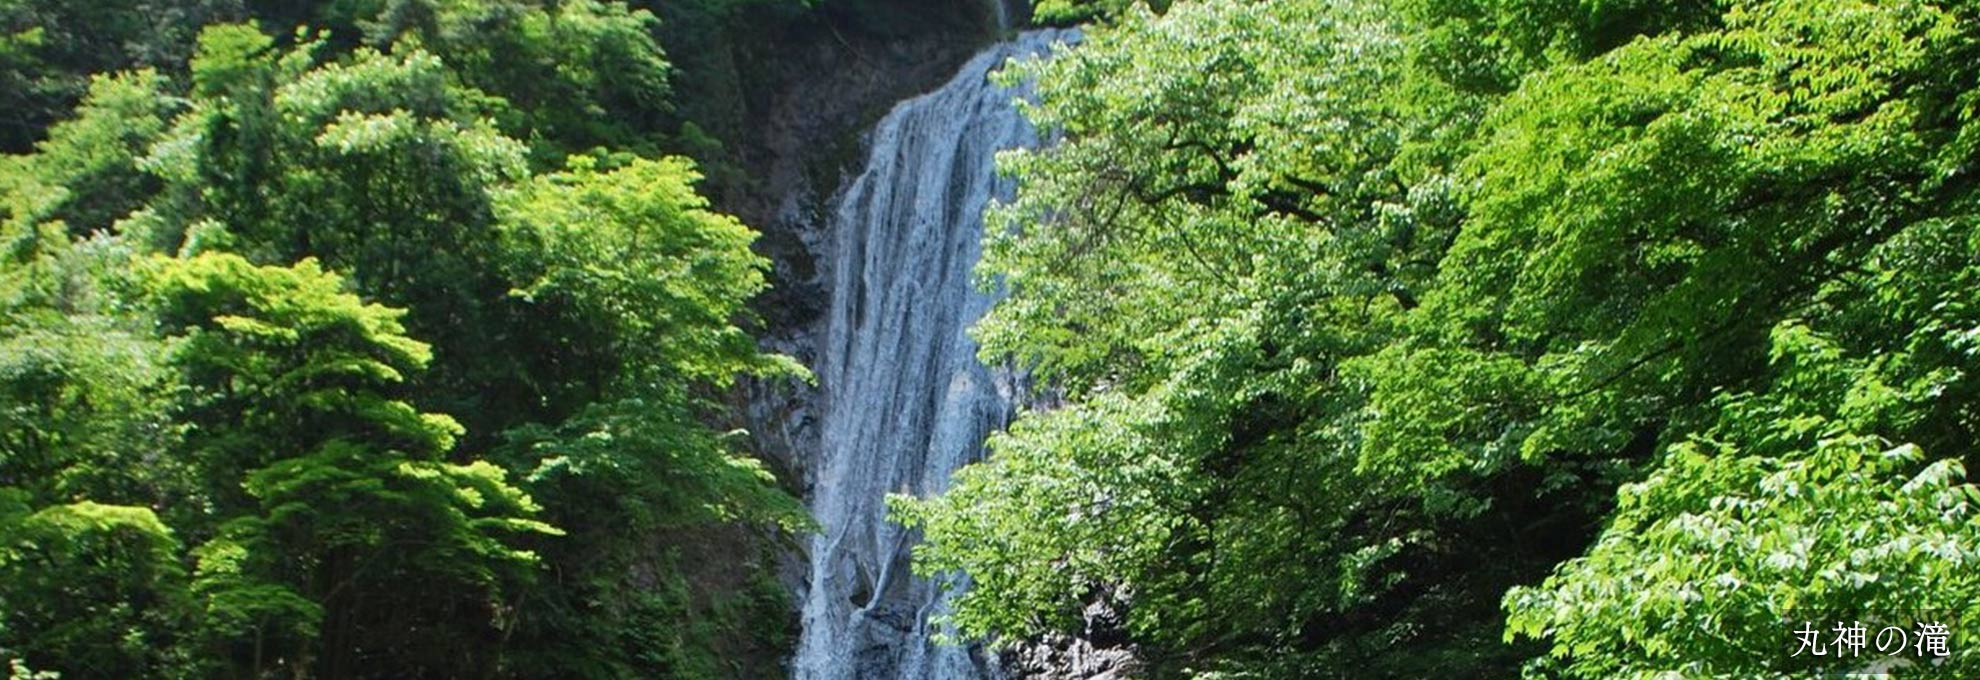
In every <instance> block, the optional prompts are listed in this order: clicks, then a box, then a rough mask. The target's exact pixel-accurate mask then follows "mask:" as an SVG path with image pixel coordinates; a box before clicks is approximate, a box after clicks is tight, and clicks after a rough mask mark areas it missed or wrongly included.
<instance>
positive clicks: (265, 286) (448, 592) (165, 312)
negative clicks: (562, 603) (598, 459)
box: [152, 255, 555, 676]
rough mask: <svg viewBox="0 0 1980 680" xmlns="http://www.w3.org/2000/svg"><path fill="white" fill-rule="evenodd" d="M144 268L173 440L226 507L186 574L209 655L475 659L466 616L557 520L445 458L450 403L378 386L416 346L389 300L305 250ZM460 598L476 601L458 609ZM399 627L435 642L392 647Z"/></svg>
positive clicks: (346, 660)
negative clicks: (428, 407) (369, 296)
mask: <svg viewBox="0 0 1980 680" xmlns="http://www.w3.org/2000/svg"><path fill="white" fill-rule="evenodd" d="M156 266H158V267H159V268H160V270H161V271H160V272H159V273H158V274H156V275H155V280H154V281H153V283H152V287H153V290H154V291H155V293H154V294H155V295H156V296H157V298H158V304H159V305H160V306H161V311H160V319H161V320H162V322H163V323H164V324H165V325H166V328H167V329H168V330H169V331H171V332H173V333H175V334H176V335H178V337H179V339H178V340H177V341H176V345H177V346H176V347H175V349H174V351H173V359H172V361H173V364H174V365H175V366H176V367H178V368H179V370H181V371H182V372H183V373H184V376H185V384H186V385H187V387H188V388H190V389H189V392H188V397H187V403H186V404H185V405H184V406H183V407H182V408H183V409H184V414H185V415H184V417H185V418H186V419H187V420H188V421H189V422H190V423H191V424H192V425H193V431H192V432H191V433H190V434H189V435H188V445H189V446H191V447H192V449H193V451H194V455H195V457H196V458H197V459H199V460H201V461H203V462H204V467H203V470H202V473H203V474H202V477H203V478H205V479H207V480H210V481H211V482H214V483H215V484H214V486H213V488H211V489H209V494H210V502H211V503H212V506H213V511H214V513H215V514H216V515H217V517H218V518H219V519H221V520H222V523H221V525H220V530H219V534H218V535H217V536H215V537H214V538H213V539H212V540H211V541H209V542H208V543H207V544H206V545H205V546H203V547H202V548H200V551H199V552H200V554H201V560H200V571H199V573H198V575H197V579H196V583H195V584H194V588H195V590H196V591H198V592H199V594H200V596H201V597H202V598H203V600H204V602H205V609H206V612H205V615H206V616H208V617H211V618H212V619H215V620H216V621H217V622H219V623H218V625H217V626H216V627H215V628H214V629H212V630H210V631H209V634H213V633H218V634H221V635H222V637H220V640H219V642H220V643H222V644H224V645H225V647H224V648H223V649H222V650H220V652H221V653H222V655H223V658H224V659H228V660H229V661H230V662H231V664H230V665H234V666H237V667H240V668H241V670H243V671H248V672H252V673H255V674H259V673H261V672H263V671H264V669H269V668H276V667H281V666H289V665H296V664H307V665H313V666H314V667H315V668H316V669H317V671H318V672H320V673H322V674H324V675H329V676H341V675H343V674H346V673H349V672H350V671H351V670H352V669H355V668H359V667H361V666H368V665H384V666H386V667H391V668H397V669H406V670H407V671H408V672H414V669H427V670H428V671H438V670H440V669H461V668H475V667H487V666H488V664H490V663H491V660H489V659H486V658H484V657H483V656H482V655H479V654H476V653H474V651H473V650H472V649H470V648H468V647H470V646H471V645H470V644H469V643H470V642H471V641H473V640H475V639H478V637H479V636H481V635H487V634H492V633H493V631H492V630H483V629H481V627H482V626H485V625H488V624H487V623H483V624H479V625H477V624H476V623H473V622H474V621H475V620H476V619H479V620H480V621H483V622H491V623H494V624H495V625H498V626H499V625H500V622H501V620H502V617H503V616H504V614H503V613H502V604H501V603H502V598H503V597H504V594H505V593H506V592H507V591H510V590H513V589H516V588H519V587H521V585H522V584H524V583H525V582H526V581H527V580H528V579H529V577H530V576H531V573H530V567H532V566H533V565H534V563H535V556H534V555H533V554H531V553H530V552H528V551H526V550H523V549H521V548H519V547H517V546H516V545H515V542H516V541H517V540H518V537H519V536H521V535H524V534H529V533H552V532H554V531H555V530H554V529H552V528H550V527H549V526H548V525H546V524H543V523H541V522H538V521H536V520H534V519H533V517H532V516H533V515H534V514H535V513H536V511H537V507H536V505H535V503H534V502H533V501H531V500H530V498H529V497H528V496H527V495H525V494H524V493H523V492H522V491H521V490H519V489H517V488H515V487H513V486H511V485H509V483H508V482H507V481H505V479H504V477H505V473H504V472H503V471H502V470H501V468H498V467H495V466H493V465H491V464H489V463H486V462H478V461H477V462H471V463H467V464H456V463H450V462H448V461H446V460H445V459H444V458H442V454H444V453H446V451H447V450H448V449H449V448H451V447H452V445H453V443H454V438H455V437H456V436H457V435H458V434H459V432H460V427H459V426H458V425H456V424H455V423H454V422H453V420H452V419H450V418H447V417H446V416H442V415H437V414H430V413H421V412H419V411H417V410H416V409H414V408H413V407H412V406H411V405H410V404H407V403H406V402H404V401H400V400H398V399H395V398H394V397H393V396H392V393H393V392H394V391H395V390H397V389H399V388H398V385H400V384H401V383H402V382H403V380H404V378H403V376H404V374H405V372H408V371H411V370H414V369H417V368H419V367H420V366H421V365H423V364H424V363H425V361H426V360H427V358H428V356H429V354H428V350H427V347H426V345H424V344H422V343H419V342H416V341H413V340H411V339H409V338H406V337H405V336H404V335H403V332H404V329H403V327H402V326H401V325H400V323H399V317H400V316H402V315H403V314H404V313H403V312H402V311H399V310H394V309H390V308H386V307H381V306H378V305H374V304H366V303H363V302H361V301H360V300H359V299H358V298H357V297H356V296H353V295H351V294H349V293H346V292H343V291H342V290H341V286H342V283H343V282H342V279H341V278H339V277H337V276H335V275H331V274H327V273H325V272H323V271H322V270H321V269H320V268H318V267H317V266H316V264H315V263H314V262H312V261H307V260H305V261H304V262H302V263H301V264H299V265H297V266H296V267H294V268H275V267H256V266H254V265H251V264H249V263H248V262H246V261H245V260H242V259H241V258H239V257H237V256H232V255H202V256H199V257H195V258H192V259H189V260H183V261H162V262H160V263H158V264H157V265H156ZM233 480H242V481H241V483H240V486H239V487H231V488H230V486H231V485H230V484H228V482H231V481H233ZM305 602H306V603H308V606H303V605H302V603H305ZM462 607H474V608H478V609H481V610H483V611H484V612H486V614H485V615H484V616H482V617H469V618H466V619H465V620H464V619H463V618H462V617H460V616H459V615H458V613H459V611H460V609H461V608H462ZM242 628H245V630H240V629H242ZM406 630H422V631H427V632H426V635H427V636H431V637H428V638H427V639H428V640H446V641H448V644H445V645H440V648H439V649H435V648H434V647H432V646H428V645H425V644H420V645H412V644H408V641H407V640H405V636H404V635H403V634H401V633H400V631H406ZM304 631H308V633H309V635H308V637H306V638H304V637H303V636H302V635H299V633H302V632H304ZM271 632H272V633H274V634H275V635H274V636H273V637H274V639H273V640H272V641H271V640H270V639H269V633H271ZM298 638H302V639H298ZM249 640H252V641H253V644H252V648H251V649H250V648H249V644H248V641H249Z"/></svg>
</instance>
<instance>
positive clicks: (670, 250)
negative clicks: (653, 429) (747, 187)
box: [497, 157, 802, 396]
mask: <svg viewBox="0 0 1980 680" xmlns="http://www.w3.org/2000/svg"><path fill="white" fill-rule="evenodd" d="M696 179H698V176H697V175H695V173H694V171H693V169H692V168H691V167H690V166H689V165H688V163H687V162H686V161H685V160H682V159H677V158H670V159H665V160H661V161H650V160H633V161H631V162H630V163H628V164H627V165H625V166H624V167H620V168H616V169H612V170H609V171H603V172H601V171H599V170H597V169H596V168H595V166H594V160H593V159H590V158H582V157H581V158H575V159H573V160H572V165H571V168H570V169H569V170H567V171H565V172H558V173H552V174H546V175H541V176H538V177H536V178H534V179H533V180H531V181H530V182H529V183H527V184H525V185H523V186H520V187H518V188H517V189H516V190H514V191H512V192H510V193H508V194H505V195H504V197H503V199H502V200H501V201H500V202H499V203H498V206H497V216H498V219H500V221H501V223H502V225H501V230H502V239H503V245H504V250H505V251H506V252H507V257H508V258H509V259H508V263H507V264H508V271H507V272H505V273H506V275H507V276H508V277H509V279H510V280H511V281H514V282H515V284H514V285H515V289H514V290H513V291H512V292H511V295H512V296H514V297H515V298H517V299H518V300H519V301H520V302H522V303H524V304H526V305H528V306H529V308H530V310H531V311H530V313H531V314H532V315H535V316H540V317H543V318H546V319H554V320H555V321H554V322H552V323H551V324H548V325H547V327H548V328H554V329H557V330H558V331H559V332H562V333H566V334H570V335H569V336H566V337H546V338H541V339H540V341H541V343H542V345H544V346H549V347H555V346H558V345H565V346H572V345H576V346H580V347H586V348H593V350H594V351H597V350H603V351H602V352H599V353H598V354H597V355H595V356H590V357H587V356H556V355H552V356H551V357H545V358H544V359H542V361H544V362H545V363H553V362H554V363H555V364H556V365H557V367H556V368H551V367H546V372H547V371H548V370H564V371H570V372H573V373H576V375H573V376H570V377H568V378H565V381H566V382H571V383H576V384H584V385H590V386H592V387H593V388H594V389H606V390H609V391H610V392H611V393H626V392H632V393H639V392H641V391H644V390H646V389H649V388H650V387H652V386H656V385H665V384H670V383H672V382H677V381H681V380H687V381H691V382H705V383H708V384H714V385H727V384H728V383H729V382H730V381H731V380H733V379H734V378H735V376H737V375H738V374H741V373H759V374H763V373H771V372H782V373H794V372H801V371H802V369H801V368H799V367H798V366H797V365H796V364H794V363H792V362H790V361H789V360H788V359H785V358H781V357H779V358H772V357H768V356H765V355H762V354H761V353H759V352H758V351H757V349H756V347H755V343H754V342H753V341H752V340H751V339H750V338H749V336H748V335H747V334H745V333H743V331H742V330H741V329H740V328H737V327H736V326H734V325H732V323H731V321H732V320H733V319H736V318H738V317H739V316H740V315H743V314H745V313H746V310H745V308H744V305H743V303H744V301H746V300H748V299H750V298H751V297H754V296H755V295H756V294H757V293H758V292H761V291H762V290H763V288H764V286H765V282H764V278H763V271H764V269H765V268H766V267H767V266H768V262H767V261H766V260H764V259H763V258H762V257H761V256H758V255H756V254H755V253H752V252H750V250H749V244H750V242H751V241H754V240H755V238H756V234H755V233H754V232H752V231H750V230H749V228H747V227H744V226H743V225H742V224H741V223H740V222H737V221H736V220H735V218H732V217H728V216H725V215H719V214H716V213H713V212H709V211H708V210H707V207H706V205H707V202H706V200H705V199H702V198H701V197H699V196H696V195H695V194H694V190H693V188H692V187H693V182H694V181H695V180H696ZM577 338H585V339H591V341H589V342H584V343H573V342H572V341H573V340H574V339H577ZM588 396H595V395H588Z"/></svg>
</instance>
